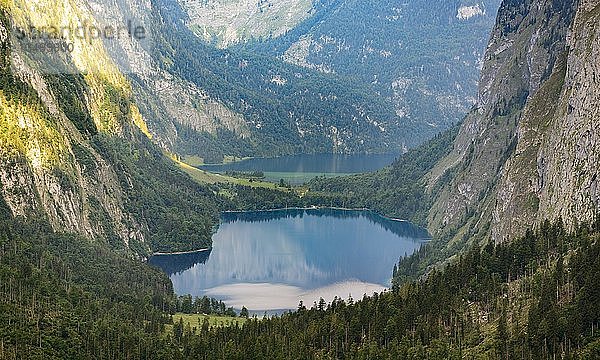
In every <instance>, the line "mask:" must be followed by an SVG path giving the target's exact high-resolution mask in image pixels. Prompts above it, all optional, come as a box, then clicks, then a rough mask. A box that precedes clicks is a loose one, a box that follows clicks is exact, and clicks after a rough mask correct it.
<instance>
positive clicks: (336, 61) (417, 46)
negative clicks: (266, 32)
mask: <svg viewBox="0 0 600 360" xmlns="http://www.w3.org/2000/svg"><path fill="white" fill-rule="evenodd" d="M499 2H500V1H496V0H492V1H434V2H431V1H410V2H404V3H399V2H397V1H376V2H365V1H354V0H343V1H319V2H316V3H315V4H314V8H315V11H314V15H312V16H311V17H310V18H308V19H307V20H305V21H304V22H303V23H301V24H299V25H298V26H297V27H295V28H294V29H292V30H290V31H289V32H287V33H286V34H285V35H282V36H280V37H277V38H274V39H266V40H263V41H258V42H256V41H255V42H249V43H247V44H245V45H241V46H240V47H241V48H245V49H251V50H252V51H258V52H261V53H265V54H269V55H271V56H278V57H280V58H282V59H284V60H285V61H287V62H289V63H293V64H297V65H300V66H303V67H307V68H312V69H317V70H319V71H322V72H325V73H335V74H339V75H343V76H348V77H352V78H355V79H358V80H359V81H361V82H362V83H364V84H371V85H372V86H373V87H374V88H375V89H377V91H378V93H379V94H381V96H382V97H385V98H386V99H389V100H390V101H391V102H392V103H393V105H394V108H395V111H396V113H397V114H398V116H399V117H400V119H401V120H400V121H401V122H403V123H411V124H414V125H415V126H417V127H418V129H419V132H418V134H417V135H416V136H417V138H416V139H414V140H413V142H412V144H413V145H414V144H418V143H420V142H422V141H423V140H426V139H428V138H430V137H431V136H432V135H433V134H436V133H438V132H440V131H442V130H443V129H447V128H448V127H449V126H451V125H452V124H455V123H457V122H458V121H459V120H460V119H462V117H463V116H464V115H465V114H466V113H467V112H468V111H469V110H470V108H471V107H472V106H473V105H474V104H475V102H476V96H475V94H476V89H477V80H478V78H479V71H480V67H481V65H482V60H483V54H484V51H485V46H486V44H487V41H488V35H489V31H490V29H491V28H492V26H493V24H494V19H495V14H496V9H497V8H498V5H499Z"/></svg>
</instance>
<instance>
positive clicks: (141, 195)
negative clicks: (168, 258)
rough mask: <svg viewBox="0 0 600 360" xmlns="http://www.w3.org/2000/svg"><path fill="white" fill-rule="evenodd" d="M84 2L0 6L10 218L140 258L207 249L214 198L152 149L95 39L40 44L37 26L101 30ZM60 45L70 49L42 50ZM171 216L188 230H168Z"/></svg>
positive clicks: (0, 116) (2, 147) (0, 172)
mask: <svg viewBox="0 0 600 360" xmlns="http://www.w3.org/2000/svg"><path fill="white" fill-rule="evenodd" d="M79 5H80V4H79V3H77V2H76V1H62V2H59V3H52V2H40V3H37V5H36V6H35V7H34V6H29V3H27V2H20V1H14V2H13V1H6V2H2V4H1V8H0V11H1V18H2V22H1V23H0V41H1V50H2V51H1V53H0V65H1V84H2V88H1V91H0V195H1V196H2V197H3V199H4V202H5V203H6V204H7V206H8V208H9V209H10V211H11V213H12V215H13V216H16V217H22V218H25V219H29V220H32V221H33V220H34V219H38V220H40V221H44V222H48V223H49V224H50V225H51V227H52V228H53V229H54V230H55V231H59V232H68V233H77V234H81V235H84V236H86V237H88V238H94V239H98V240H103V241H106V242H108V243H110V245H111V246H112V247H114V248H116V249H122V250H126V251H128V252H131V253H134V254H137V255H142V256H143V255H147V254H148V253H150V252H152V251H156V250H161V249H162V250H168V249H170V248H174V249H177V248H188V249H189V248H194V247H195V248H197V247H201V246H206V245H209V244H210V236H211V234H212V227H213V224H214V223H215V222H216V221H217V219H218V215H217V211H218V209H217V205H216V204H215V203H213V202H212V201H213V200H212V199H213V197H214V195H213V194H212V192H211V191H209V190H208V189H205V188H203V187H201V186H198V185H197V184H195V183H193V182H192V181H191V180H188V179H187V178H186V177H185V176H183V175H181V174H179V173H178V172H177V171H176V169H175V166H174V165H173V164H171V163H170V162H169V161H168V160H166V159H165V158H164V157H163V155H162V154H161V153H160V151H158V149H157V148H155V147H154V145H152V143H151V142H150V138H151V137H152V135H151V134H150V133H149V131H148V127H147V125H146V123H145V122H144V120H143V118H142V116H141V114H140V111H139V109H138V107H137V106H136V105H135V101H134V99H133V89H132V86H131V84H130V83H129V81H128V80H127V78H126V77H125V76H124V75H123V74H122V72H121V71H120V70H119V68H118V67H117V64H116V63H115V61H113V59H112V58H111V56H110V55H109V53H108V51H107V49H106V47H105V45H104V44H103V42H102V40H101V39H93V38H90V37H87V38H84V37H78V36H70V37H68V39H66V38H65V39H49V38H47V37H36V35H35V31H36V30H35V29H46V30H48V29H67V28H72V27H73V26H75V25H74V24H96V22H95V19H94V17H93V16H92V15H91V13H90V11H89V9H88V8H86V7H83V6H79ZM88 26H91V25H88ZM98 26H99V25H98ZM19 31H23V33H24V34H27V36H23V38H21V37H20V36H19ZM48 31H51V30H48ZM24 39H25V40H24ZM55 40H56V41H58V42H61V41H64V40H68V41H69V42H70V44H71V45H72V51H66V52H63V51H46V50H47V49H48V48H47V47H46V46H49V45H50V43H51V42H52V41H55ZM32 46H33V47H32ZM40 47H43V48H40ZM40 49H42V50H44V49H46V50H44V51H40ZM167 184H168V186H167ZM176 212H177V213H178V215H179V216H181V217H182V218H183V216H182V213H183V212H186V217H190V216H191V218H190V223H188V224H180V223H178V226H177V228H175V229H174V219H176V218H177V217H176V215H175V213H176ZM182 228H183V229H185V230H183V231H182Z"/></svg>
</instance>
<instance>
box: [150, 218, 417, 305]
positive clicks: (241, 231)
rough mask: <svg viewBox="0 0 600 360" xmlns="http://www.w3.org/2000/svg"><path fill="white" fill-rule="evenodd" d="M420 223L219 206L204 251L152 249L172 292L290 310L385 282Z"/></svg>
mask: <svg viewBox="0 0 600 360" xmlns="http://www.w3.org/2000/svg"><path fill="white" fill-rule="evenodd" d="M427 237H428V234H427V232H426V231H425V230H424V229H421V228H418V227H416V226H414V225H412V224H410V223H407V222H402V221H393V220H389V219H386V218H383V217H380V216H379V215H376V214H374V213H372V212H368V211H345V210H334V209H310V210H299V209H294V210H278V211H267V212H248V213H226V214H223V216H222V222H221V226H220V228H219V230H218V232H217V233H216V234H215V235H214V238H213V249H212V251H210V252H204V253H195V254H184V255H167V256H155V257H153V258H151V259H150V263H151V264H154V265H156V266H158V267H160V268H162V269H163V270H164V271H165V272H166V273H167V274H168V275H169V276H170V278H171V280H172V281H173V285H174V288H175V292H176V293H177V294H188V293H189V294H192V295H194V296H203V295H207V296H210V297H214V298H217V299H221V300H223V301H224V302H225V303H226V304H227V305H229V306H233V307H234V308H236V309H240V308H241V307H242V306H246V307H247V308H248V309H250V310H251V311H257V312H261V311H269V312H271V311H278V310H285V309H295V308H296V307H297V306H298V303H299V301H300V300H303V301H304V303H305V304H306V305H307V306H309V307H310V306H311V305H312V304H313V302H314V301H317V300H318V299H319V298H320V297H323V298H324V299H326V300H327V301H331V300H332V299H333V297H334V296H338V297H341V298H344V299H347V298H348V296H349V295H352V296H353V298H354V299H358V298H362V296H363V294H365V293H366V294H372V293H373V292H375V291H377V292H381V291H383V290H384V289H386V288H388V287H389V286H390V280H391V275H392V269H393V267H394V264H395V263H397V261H398V259H399V258H400V257H402V256H404V255H406V254H412V253H413V252H414V251H415V249H417V248H419V247H420V246H421V244H422V242H423V241H424V239H426V238H427Z"/></svg>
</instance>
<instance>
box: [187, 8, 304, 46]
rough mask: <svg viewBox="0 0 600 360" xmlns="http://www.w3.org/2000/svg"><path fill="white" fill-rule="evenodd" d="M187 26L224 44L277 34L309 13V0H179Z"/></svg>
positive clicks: (205, 38) (206, 37) (211, 39)
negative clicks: (187, 16)
mask: <svg viewBox="0 0 600 360" xmlns="http://www.w3.org/2000/svg"><path fill="white" fill-rule="evenodd" d="M178 1H179V3H180V4H181V6H182V7H183V9H184V10H185V11H186V13H187V14H188V15H189V20H188V21H187V26H188V27H190V28H191V29H192V30H193V31H194V32H195V33H196V34H198V36H200V37H201V38H202V39H204V40H205V41H207V42H211V43H215V44H216V45H217V46H219V47H227V46H230V45H233V44H236V43H239V42H241V41H247V40H250V39H257V38H263V37H269V36H273V37H277V36H280V35H281V34H283V33H285V32H286V31H288V30H290V29H291V28H293V27H294V26H295V25H297V24H298V23H300V22H301V21H302V20H304V19H306V18H307V17H309V16H310V15H311V12H312V11H313V4H312V1H310V0H259V1H255V0H209V1H205V0H178Z"/></svg>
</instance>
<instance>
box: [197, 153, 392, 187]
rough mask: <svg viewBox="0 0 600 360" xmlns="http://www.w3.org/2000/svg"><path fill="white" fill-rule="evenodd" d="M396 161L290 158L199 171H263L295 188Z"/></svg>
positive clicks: (389, 156)
mask: <svg viewBox="0 0 600 360" xmlns="http://www.w3.org/2000/svg"><path fill="white" fill-rule="evenodd" d="M397 157H398V155H394V154H362V155H361V154H359V155H339V154H317V155H290V156H281V157H276V158H253V159H248V160H243V161H239V162H234V163H229V164H218V165H202V166H199V168H200V169H202V170H206V171H210V172H214V173H225V172H227V171H246V172H251V171H262V172H263V173H265V176H266V178H267V180H269V181H279V179H285V180H286V181H289V182H291V183H292V184H298V183H302V182H304V181H308V180H310V179H312V178H314V177H316V176H319V175H329V176H332V175H347V174H357V173H364V172H372V171H377V170H379V169H382V168H384V167H386V166H388V165H391V164H392V163H393V162H394V160H395V159H396V158H397Z"/></svg>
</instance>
